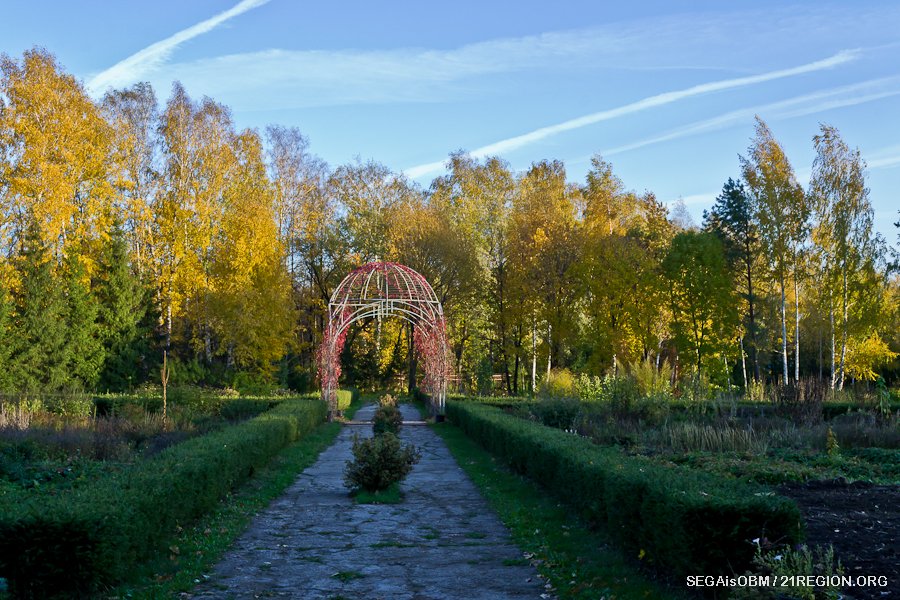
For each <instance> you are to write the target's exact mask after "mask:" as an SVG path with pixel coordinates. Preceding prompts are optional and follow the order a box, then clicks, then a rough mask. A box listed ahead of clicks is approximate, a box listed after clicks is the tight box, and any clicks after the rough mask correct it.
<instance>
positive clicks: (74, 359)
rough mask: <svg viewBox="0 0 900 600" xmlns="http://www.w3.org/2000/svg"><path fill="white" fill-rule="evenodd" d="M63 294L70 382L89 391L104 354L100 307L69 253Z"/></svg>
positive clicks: (81, 267)
mask: <svg viewBox="0 0 900 600" xmlns="http://www.w3.org/2000/svg"><path fill="white" fill-rule="evenodd" d="M63 277H64V279H65V288H64V289H65V293H66V312H65V316H66V318H65V324H66V334H67V335H66V347H65V359H66V363H67V365H68V371H69V373H70V376H71V377H72V378H73V380H74V381H73V382H72V383H74V384H76V385H79V386H80V387H84V388H88V389H92V388H93V387H94V386H95V385H96V384H97V380H98V379H99V377H100V371H101V369H102V368H103V359H104V355H105V351H104V348H103V343H102V341H101V339H100V325H99V323H98V315H99V312H100V307H99V304H98V302H97V299H96V298H95V297H94V295H93V294H92V293H91V287H90V283H89V279H88V278H87V275H86V273H85V270H84V265H83V264H82V262H81V258H80V257H79V256H78V255H76V254H74V253H73V254H71V255H70V256H68V257H67V258H66V260H65V261H64V263H63Z"/></svg>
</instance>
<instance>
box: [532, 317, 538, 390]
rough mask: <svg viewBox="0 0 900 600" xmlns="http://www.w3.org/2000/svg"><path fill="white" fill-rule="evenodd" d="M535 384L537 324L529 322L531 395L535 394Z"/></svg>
mask: <svg viewBox="0 0 900 600" xmlns="http://www.w3.org/2000/svg"><path fill="white" fill-rule="evenodd" d="M536 382H537V324H536V323H535V322H534V320H532V321H531V393H532V395H533V394H534V392H535V387H534V386H535V383H536Z"/></svg>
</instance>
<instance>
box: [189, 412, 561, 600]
mask: <svg viewBox="0 0 900 600" xmlns="http://www.w3.org/2000/svg"><path fill="white" fill-rule="evenodd" d="M374 409H375V407H374V406H371V405H370V406H366V407H364V408H362V409H360V410H359V411H358V412H357V413H356V420H358V421H362V422H363V423H362V424H359V425H346V426H345V427H344V428H343V430H342V431H341V433H340V434H339V436H338V438H337V441H336V442H335V443H334V444H333V445H332V446H330V447H329V448H328V449H326V450H325V451H324V452H323V453H322V454H321V455H320V457H319V460H318V461H317V462H316V463H315V464H314V465H312V466H311V467H309V468H308V469H306V470H305V471H304V472H303V473H302V474H300V475H299V476H298V478H297V480H296V482H295V483H294V484H293V485H292V486H291V487H290V488H289V489H288V490H287V491H286V492H285V494H284V495H283V496H281V497H280V498H279V499H277V500H276V501H275V502H273V503H272V504H271V505H270V506H269V507H268V509H266V510H265V511H263V512H261V513H260V514H258V515H257V516H256V518H255V519H254V520H253V522H252V523H251V525H250V527H249V528H248V530H247V531H246V532H245V533H244V534H243V536H241V537H240V538H239V539H238V541H237V542H236V543H235V545H234V546H233V547H232V549H231V550H230V551H229V552H228V553H227V554H226V556H225V557H224V559H223V560H222V561H221V562H220V563H219V564H218V565H217V567H216V569H215V571H214V572H213V573H211V575H210V579H209V580H208V581H207V582H205V583H203V584H201V585H200V586H199V587H198V588H197V589H196V590H195V592H194V594H191V595H190V597H193V598H222V599H226V598H303V599H309V600H314V599H323V600H325V599H327V600H338V599H353V600H356V599H360V600H449V599H465V600H482V599H483V600H488V599H498V600H499V599H505V598H535V599H537V598H541V597H542V594H543V593H544V591H545V590H544V585H543V580H541V579H540V578H539V577H538V575H537V572H536V571H535V570H534V568H533V567H531V566H528V565H527V564H524V563H525V561H523V560H522V558H523V557H522V552H521V551H520V550H519V549H518V548H516V546H515V545H514V544H513V543H512V541H511V539H510V536H509V532H508V530H507V529H506V528H505V527H504V525H503V524H502V523H501V522H500V520H499V519H498V518H497V516H496V515H495V514H494V512H493V511H492V510H491V509H490V507H489V506H488V504H487V502H486V501H485V499H484V498H483V497H482V496H481V494H480V493H479V492H478V490H477V488H476V487H475V485H474V484H473V483H472V482H471V480H469V478H468V477H467V476H466V474H465V473H464V472H463V471H462V469H460V467H459V465H457V464H456V461H455V460H454V459H453V457H452V456H451V455H450V452H449V450H448V449H447V446H446V444H444V441H443V440H442V439H441V438H440V437H438V436H437V435H436V434H435V433H434V432H433V431H432V430H431V429H430V428H429V427H425V426H422V425H407V426H404V427H403V428H402V429H401V432H400V437H401V439H402V440H403V441H404V442H407V443H412V444H415V445H416V446H417V447H418V448H420V449H421V451H422V460H421V461H420V462H419V463H418V464H417V465H416V466H415V468H414V469H413V472H412V473H411V474H410V475H409V477H408V478H407V479H406V481H404V482H403V484H402V486H401V489H402V491H403V493H404V495H405V498H404V501H403V502H402V503H401V504H395V505H373V504H356V503H354V502H353V500H352V499H351V498H350V497H349V496H348V494H347V490H346V488H344V485H343V471H344V464H345V462H346V461H347V460H348V459H349V458H350V445H351V442H352V438H353V435H354V434H358V435H360V436H370V435H372V427H371V425H370V424H369V423H365V421H368V420H370V419H371V417H372V413H373V412H374ZM401 410H402V413H403V418H404V419H405V420H408V421H413V420H416V419H419V418H420V416H419V414H418V412H417V411H416V410H415V408H414V407H411V406H407V405H404V406H402V407H401ZM544 597H547V596H544Z"/></svg>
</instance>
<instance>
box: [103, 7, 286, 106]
mask: <svg viewBox="0 0 900 600" xmlns="http://www.w3.org/2000/svg"><path fill="white" fill-rule="evenodd" d="M268 1H269V0H241V2H238V3H237V4H235V5H234V6H232V7H231V8H229V9H228V10H226V11H223V12H220V13H219V14H217V15H215V16H214V17H210V18H209V19H206V20H205V21H201V22H200V23H197V24H196V25H191V26H190V27H188V28H187V29H182V30H181V31H179V32H178V33H176V34H174V35H171V36H169V37H167V38H166V39H164V40H160V41H158V42H155V43H153V44H150V45H149V46H147V47H146V48H144V49H143V50H139V51H137V52H135V53H134V54H132V55H131V56H129V57H128V58H126V59H124V60H122V61H120V62H118V63H116V64H114V65H113V66H111V67H110V68H108V69H106V70H105V71H102V72H101V73H98V74H97V75H95V76H94V77H92V78H91V80H90V81H89V82H88V84H87V86H88V89H89V90H90V91H91V93H93V94H101V93H103V92H104V91H106V90H107V89H108V88H110V87H116V86H123V85H128V84H130V83H134V82H135V81H138V80H140V78H141V77H143V75H144V74H145V73H147V72H149V71H152V70H153V69H155V68H156V67H158V66H160V65H161V64H163V63H164V62H165V61H166V59H167V58H169V56H171V54H172V52H174V51H175V50H176V49H177V48H178V46H180V45H181V44H183V43H184V42H186V41H188V40H190V39H193V38H195V37H197V36H199V35H203V34H204V33H208V32H210V31H212V30H213V29H215V28H216V27H218V26H219V25H221V24H222V23H224V22H226V21H228V20H229V19H232V18H234V17H237V16H238V15H241V14H243V13H245V12H247V11H248V10H252V9H254V8H257V7H258V6H262V5H263V4H265V3H267V2H268Z"/></svg>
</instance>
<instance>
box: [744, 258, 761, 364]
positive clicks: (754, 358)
mask: <svg viewBox="0 0 900 600" xmlns="http://www.w3.org/2000/svg"><path fill="white" fill-rule="evenodd" d="M746 252H747V256H748V257H749V256H751V255H750V249H749V246H748V248H747V250H746ZM746 265H747V305H748V312H749V315H748V317H749V319H750V352H751V355H750V362H751V363H752V365H753V380H754V381H759V349H758V348H759V342H758V341H757V336H756V305H755V303H754V297H753V264H752V260H751V259H748V260H747V263H746Z"/></svg>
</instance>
